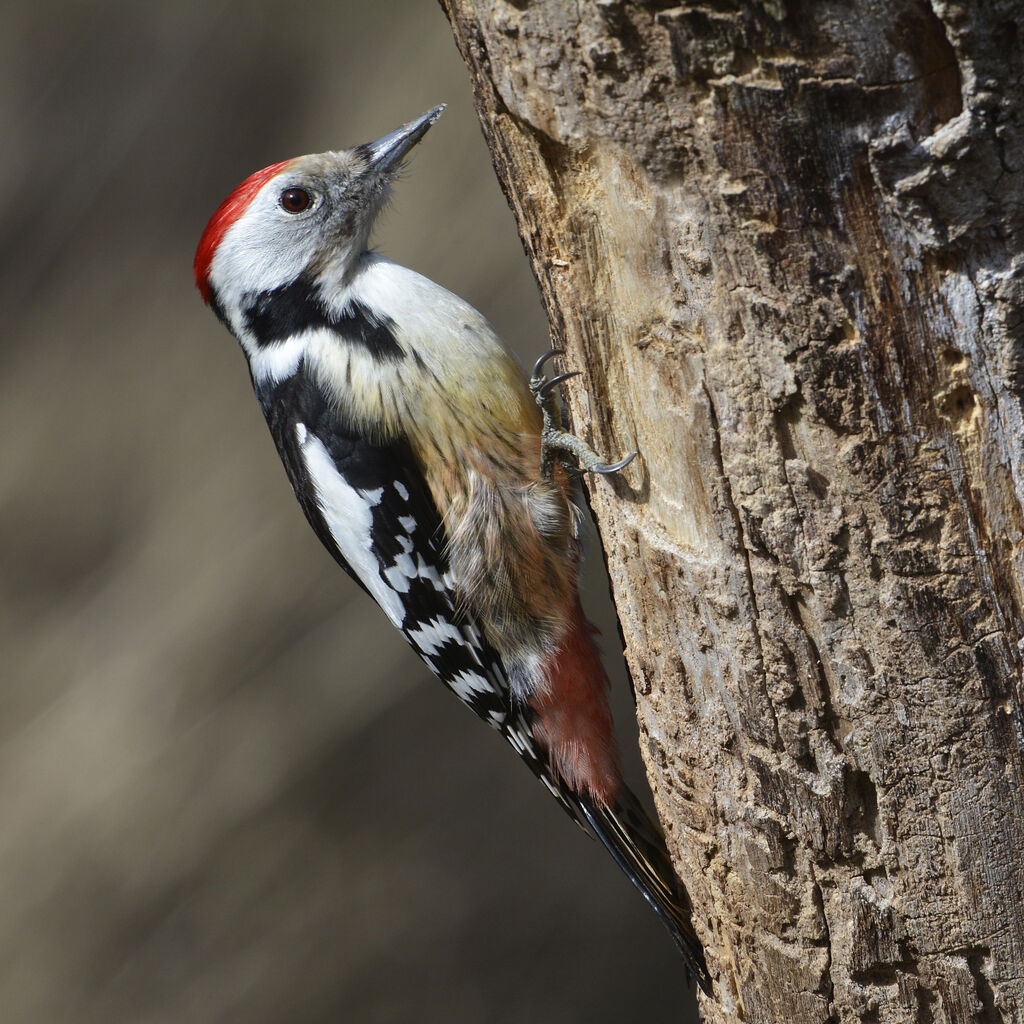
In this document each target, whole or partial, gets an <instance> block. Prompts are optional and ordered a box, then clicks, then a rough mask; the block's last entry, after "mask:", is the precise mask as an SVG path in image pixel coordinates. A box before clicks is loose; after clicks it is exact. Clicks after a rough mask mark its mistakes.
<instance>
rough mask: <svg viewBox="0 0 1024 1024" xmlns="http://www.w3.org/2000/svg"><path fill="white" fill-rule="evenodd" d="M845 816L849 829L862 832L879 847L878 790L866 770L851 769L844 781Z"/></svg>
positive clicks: (880, 839)
mask: <svg viewBox="0 0 1024 1024" xmlns="http://www.w3.org/2000/svg"><path fill="white" fill-rule="evenodd" d="M845 805H846V806H845V817H846V820H847V822H848V823H849V825H850V828H851V829H855V830H856V831H858V832H863V833H864V835H866V836H868V838H869V839H871V840H872V841H873V842H874V843H875V845H876V846H878V847H879V848H881V846H882V835H881V830H880V828H879V824H878V790H876V789H875V784H874V783H873V782H872V781H871V776H870V775H868V773H867V772H863V771H852V772H850V775H849V777H848V779H847V782H846V800H845Z"/></svg>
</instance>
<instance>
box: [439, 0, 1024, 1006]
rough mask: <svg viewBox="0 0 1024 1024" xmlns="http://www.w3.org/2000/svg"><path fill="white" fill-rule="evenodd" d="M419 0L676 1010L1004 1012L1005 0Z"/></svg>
mask: <svg viewBox="0 0 1024 1024" xmlns="http://www.w3.org/2000/svg"><path fill="white" fill-rule="evenodd" d="M443 2H444V6H445V8H446V11H447V13H448V16H449V19H450V20H451V23H452V26H453V29H454V33H455V37H456V40H457V42H458V45H459V47H460V49H461V51H462V54H463V56H464V58H465V59H466V62H467V64H468V66H469V69H470V73H471V75H472V78H473V81H474V84H475V90H476V97H477V106H478V112H479V114H480V118H481V122H482V124H483V128H484V132H485V135H486V136H487V139H488V141H489V144H490V146H491V150H492V154H493V157H494V161H495V166H496V168H497V171H498V174H499V177H500V179H501V181H502V184H503V187H504V188H505V190H506V193H507V195H508V197H509V200H510V202H511V204H512V206H513V209H514V211H515V213H516V216H517V218H518V221H519V226H520V231H521V234H522V237H523V241H524V243H525V246H526V248H527V251H528V253H529V256H530V258H531V260H532V263H533V267H534V270H535V273H536V275H537V278H538V281H539V283H540V287H541V291H542V294H543V298H544V301H545V304H546V307H547V310H548V313H549V317H550V321H551V327H552V335H553V341H554V342H555V343H556V344H557V345H559V346H560V347H565V348H566V349H567V352H568V355H567V357H566V360H565V363H566V367H567V368H573V369H582V370H583V371H584V376H583V377H582V378H581V379H580V381H579V382H578V384H577V383H574V384H573V385H572V386H571V387H569V389H568V404H569V408H570V411H571V416H572V421H573V423H574V424H576V426H577V427H578V428H582V433H583V434H584V435H585V436H588V437H589V439H590V440H592V442H593V443H594V444H595V446H596V447H597V448H598V449H599V450H602V451H605V452H607V453H608V454H609V455H617V454H618V453H620V452H624V451H628V450H630V449H631V448H633V447H634V446H635V447H638V448H639V449H640V451H641V453H642V456H643V458H642V460H639V464H638V465H636V466H634V467H631V468H630V470H628V471H627V473H626V474H625V478H624V479H623V480H620V481H618V482H615V481H611V482H608V481H604V480H599V481H597V482H595V483H592V484H591V485H590V497H591V501H592V504H593V508H594V512H595V515H596V518H597V521H598V525H599V528H600V531H601V536H602V540H603V544H604V548H605V552H606V555H607V559H608V564H609V570H610V574H611V579H612V584H613V590H614V596H615V600H616V604H617V607H618V611H619V614H620V618H621V622H622V629H623V634H624V637H625V642H626V653H627V660H628V662H629V666H630V669H631V671H632V674H633V678H634V680H635V683H636V689H637V711H638V716H639V720H640V726H641V732H642V742H643V744H644V746H645V757H646V762H647V767H648V772H649V777H650V781H651V785H652V788H653V790H654V794H655V798H656V801H657V805H658V809H659V813H660V814H661V817H662V820H663V822H664V824H665V826H666V829H667V832H668V836H669V844H670V847H671V850H672V853H673V856H674V858H675V861H676V866H677V868H678V871H679V874H680V876H681V877H682V878H683V879H684V880H685V882H686V885H687V887H688V889H689V891H690V894H691V896H692V898H693V903H694V907H695V912H694V914H695V926H696V928H697V931H698V933H699V934H700V936H701V938H702V939H703V941H704V942H705V944H706V947H707V953H708V961H709V964H710V965H711V968H712V971H713V972H714V974H715V976H716V988H715V997H714V999H711V1000H702V1011H703V1013H704V1015H705V1019H706V1020H708V1021H715V1022H724V1021H738V1020H744V1021H764V1022H786V1024H797V1022H805V1021H806V1022H812V1021H814V1022H818V1021H854V1020H860V1021H878V1022H896V1021H948V1022H954V1021H956V1022H959V1021H990V1020H991V1021H1014V1020H1021V1019H1024V981H1022V977H1024V910H1022V908H1024V871H1022V851H1024V807H1022V802H1024V797H1022V793H1024V789H1022V786H1021V781H1022V759H1021V749H1022V717H1021V646H1022V643H1024V640H1022V637H1024V631H1022V614H1021V610H1022V586H1021V582H1022V567H1024V546H1022V529H1024V512H1022V499H1024V457H1022V447H1021V439H1022V436H1024V434H1022V402H1024V343H1022V339H1024V309H1022V303H1024V276H1022V272H1021V262H1022V261H1021V257H1020V254H1019V246H1018V244H1017V238H1018V237H1019V233H1020V231H1021V227H1022V225H1021V201H1022V199H1024V185H1022V178H1021V173H1020V172H1021V167H1022V164H1024V146H1022V130H1021V114H1020V111H1021V109H1022V98H1024V97H1022V92H1024V90H1022V87H1021V79H1022V67H1021V62H1020V39H1019V35H1018V30H1017V25H1016V18H1017V17H1018V14H1019V9H1018V8H1017V5H1015V4H1013V3H1010V2H1002V3H999V2H996V3H988V4H982V3H981V0H973V2H963V3H946V2H942V0H933V2H932V3H930V4H929V3H927V2H923V0H889V2H872V0H858V2H854V0H850V2H847V3H841V2H835V0H823V2H821V3H813V4H810V3H808V4H799V3H795V2H792V3H791V2H788V0H763V2H753V0H750V2H746V3H742V4H734V3H723V2H719V0H706V2H704V3H698V4H694V5H678V6H674V5H669V4H665V3H626V2H619V0H603V2H594V3H579V4H570V3H567V2H565V0H538V2H526V0H520V2H517V3H510V2H505V0H443Z"/></svg>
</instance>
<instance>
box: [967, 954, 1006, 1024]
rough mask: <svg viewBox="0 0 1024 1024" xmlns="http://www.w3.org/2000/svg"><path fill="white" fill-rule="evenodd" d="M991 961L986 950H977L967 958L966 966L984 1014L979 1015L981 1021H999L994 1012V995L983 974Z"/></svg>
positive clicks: (997, 1015)
mask: <svg viewBox="0 0 1024 1024" xmlns="http://www.w3.org/2000/svg"><path fill="white" fill-rule="evenodd" d="M991 959H992V953H991V951H990V950H988V949H980V950H977V951H976V952H974V953H972V954H971V955H970V956H969V957H968V958H967V966H968V967H969V968H970V969H971V974H972V975H973V977H974V988H975V991H976V992H977V995H978V999H979V1001H980V1002H981V1005H982V1008H983V1009H984V1013H982V1015H981V1019H982V1020H999V1019H1000V1018H999V1014H998V1013H997V1012H996V994H995V992H993V990H992V985H991V983H990V982H989V980H988V976H987V975H986V974H985V967H986V966H987V965H988V964H989V963H990V962H991Z"/></svg>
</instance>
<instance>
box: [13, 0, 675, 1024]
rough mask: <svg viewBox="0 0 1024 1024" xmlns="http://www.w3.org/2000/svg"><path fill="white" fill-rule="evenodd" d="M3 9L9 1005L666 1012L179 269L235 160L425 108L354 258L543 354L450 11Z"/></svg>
mask: <svg viewBox="0 0 1024 1024" xmlns="http://www.w3.org/2000/svg"><path fill="white" fill-rule="evenodd" d="M5 7H6V10H5V11H4V30H3V32H2V33H0V125H2V131H0V144H2V147H3V158H2V160H0V173H2V175H3V182H2V185H3V188H2V191H0V195H2V196H3V198H2V200H0V201H2V203H3V207H4V211H3V218H2V229H0V230H2V232H3V247H2V259H3V276H2V281H0V295H2V306H0V308H2V309H3V317H4V321H3V323H4V327H3V336H2V350H0V352H2V375H0V389H2V403H0V431H2V436H3V438H4V444H3V447H2V453H0V530H2V535H3V553H4V566H3V572H2V575H0V582H2V587H3V590H2V598H0V600H2V612H0V615H2V618H0V638H2V643H3V652H4V659H3V662H4V672H3V685H2V689H0V699H2V716H0V729H2V733H0V898H2V902H0V910H2V913H0V1001H2V1007H0V1020H3V1021H4V1022H9V1021H33V1022H35V1021H45V1022H61V1021H69V1022H75V1024H79V1022H81V1024H85V1022H94V1021H95V1022H108V1021H146V1022H157V1021H167V1022H172V1021H175V1022H176V1021H190V1022H192V1021H197V1022H203V1021H233V1020H239V1021H242V1020H244V1021H247V1022H260V1021H268V1022H270V1021H280V1020H301V1021H316V1020H328V1019H329V1020H355V1021H411V1020H445V1021H485V1020H486V1021H575V1020H579V1021H583V1020H586V1021H597V1022H600V1021H609V1022H610V1021H622V1020H641V1019H642V1020H645V1021H661V1020H664V1021H669V1020H672V1021H679V1020H680V1011H679V1008H680V1006H683V1005H690V1004H691V1003H692V995H690V994H689V993H688V991H687V989H686V985H685V982H684V978H683V974H682V971H681V968H680V964H679V961H678V960H677V958H676V956H675V953H674V951H673V949H672V947H671V943H670V942H669V940H668V938H667V936H666V935H665V934H664V933H663V932H662V930H661V927H660V925H659V924H658V922H657V921H656V919H655V918H654V916H653V914H651V913H650V912H649V911H648V910H647V909H646V907H645V906H644V905H643V903H642V901H641V900H640V898H639V897H638V896H637V895H636V894H635V893H634V892H633V891H632V890H631V888H630V887H629V886H628V884H627V883H626V882H625V880H624V879H623V878H622V877H621V876H620V875H619V873H618V871H617V869H616V868H615V867H614V866H613V865H612V863H611V861H610V860H609V859H608V858H607V857H606V856H605V855H604V854H603V852H602V851H601V850H600V849H598V847H597V845H596V844H594V843H590V842H588V841H587V840H586V839H585V838H584V837H583V836H582V835H581V834H579V832H578V831H577V830H576V829H575V828H573V827H572V825H571V824H570V823H569V822H568V820H567V819H566V818H565V817H564V815H563V814H562V812H561V811H560V810H559V809H558V808H557V806H556V805H555V803H554V802H553V801H552V800H550V798H548V797H547V796H546V795H545V793H544V792H543V790H542V789H541V788H540V787H539V786H538V785H537V784H536V783H535V782H534V780H533V779H532V778H531V777H530V776H529V774H528V773H527V772H526V771H525V770H524V769H523V768H522V767H521V766H520V765H519V764H518V762H517V759H516V758H515V757H514V755H513V754H512V752H511V751H510V750H508V749H506V748H505V747H504V746H503V745H502V744H501V743H500V742H499V741H498V739H497V737H496V736H495V735H494V734H492V733H491V732H490V731H489V730H487V729H485V728H484V727H483V726H481V725H479V724H478V723H477V722H476V721H475V720H474V719H473V718H472V717H471V716H470V715H469V714H468V713H467V712H466V711H465V710H464V709H462V708H461V707H460V706H459V705H458V704H457V702H456V701H455V700H453V699H452V698H451V697H450V696H448V695H446V694H445V693H444V692H443V691H442V690H441V689H440V687H439V686H438V685H437V684H435V683H434V682H433V681H432V680H431V679H430V678H429V677H428V675H427V672H426V670H425V669H424V668H422V667H421V666H420V664H419V663H418V662H417V661H416V660H415V659H414V658H413V657H412V655H411V654H410V653H409V652H408V651H407V650H406V649H405V648H404V646H402V645H401V644H400V642H399V640H398V637H397V636H396V635H395V634H394V633H393V632H392V631H391V628H390V626H388V624H387V623H386V622H385V620H384V618H383V616H382V615H381V614H380V613H379V612H378V611H377V609H376V608H375V607H374V606H372V605H371V603H370V602H369V601H368V600H367V599H366V598H365V597H364V596H363V595H362V594H361V593H359V592H358V591H357V590H356V589H355V587H354V586H353V585H351V584H350V583H349V581H348V580H347V578H345V577H344V576H343V575H342V574H341V573H340V572H339V571H337V569H336V568H335V567H334V566H333V563H331V561H330V560H329V558H328V557H327V555H326V554H325V553H324V552H323V551H322V549H321V548H320V547H319V545H318V543H317V542H316V540H315V538H314V537H313V535H312V533H311V532H310V530H309V529H308V528H307V526H306V524H305V522H304V521H303V519H302V517H301V515H300V513H299V511H298V508H297V506H296V505H295V502H294V499H293V497H292V495H291V492H290V489H289V488H288V485H287V483H286V481H285V478H284V474H283V472H282V470H281V468H280V466H279V464H278V461H277V458H276V456H275V454H274V451H273V447H272V444H271V442H270V438H269V435H268V434H267V431H266V428H265V426H264V424H263V422H262V419H261V416H260V413H259V410H258V408H257V406H256V403H255V401H254V400H253V398H252V395H251V392H250V389H249V384H248V380H247V376H246V373H245V367H244V362H243V359H242V357H241V354H240V353H239V351H238V350H237V346H236V345H235V343H234V342H233V341H232V340H231V339H230V338H229V337H228V336H227V334H226V333H225V332H224V331H223V329H222V328H221V327H220V325H219V324H218V323H217V322H216V321H215V319H214V318H213V317H212V315H211V314H210V313H209V312H208V311H207V310H205V309H204V308H203V307H202V304H201V302H200V300H199V297H198V294H197V293H196V292H195V290H194V288H193V285H192V281H191V260H192V253H193V250H194V246H195V243H196V241H197V240H198V237H199V234H200V232H201V230H202V228H203V225H204V224H205V222H206V219H207V217H208V216H209V215H210V213H211V212H212V211H213V209H214V207H215V206H216V204H217V203H218V202H219V201H220V200H221V199H222V198H223V196H224V195H225V194H226V193H227V191H228V190H229V189H230V188H231V187H233V186H234V185H235V184H236V183H237V182H238V181H239V180H241V178H243V177H244V176H246V175H247V174H248V173H249V172H251V171H253V170H255V169H256V168H258V167H261V166H264V165H265V164H268V163H271V162H273V161H276V160H279V159H282V158H284V157H287V156H292V155H296V154H298V153H303V152H309V151H315V150H322V149H327V148H336V147H339V146H343V145H351V144H355V143H357V142H362V141H368V140H370V139H373V138H376V137H377V136H379V135H380V134H382V133H383V132H384V131H387V130H389V129H391V128H393V127H395V126H397V125H398V124H399V123H400V122H402V121H404V120H407V119H408V118H410V117H412V116H414V115H416V114H418V113H420V112H421V111H423V110H425V109H426V108H428V107H429V106H431V105H432V104H434V103H437V102H447V103H448V104H449V109H448V112H447V114H446V115H445V117H444V118H443V119H442V121H441V122H440V123H439V124H438V126H437V127H436V128H435V129H434V130H433V131H432V132H431V133H430V135H429V136H428V138H427V140H426V142H425V144H424V145H423V146H422V147H421V148H420V149H419V150H418V151H417V153H416V154H415V159H414V160H413V163H412V166H411V167H410V169H409V171H408V172H407V173H406V175H405V179H404V181H403V182H402V183H401V185H400V187H399V190H398V193H397V196H396V202H395V204H394V209H393V210H392V211H390V212H389V213H388V214H386V215H385V218H384V222H383V224H382V228H381V230H380V231H379V232H378V234H377V236H376V242H377V245H378V247H379V248H380V249H381V250H382V251H383V252H385V253H386V254H388V255H390V256H392V257H394V258H397V259H399V260H401V261H402V262H404V263H408V264H409V265H411V266H413V267H416V268H417V269H419V270H421V271H423V272H425V273H427V274H428V275H429V276H431V277H433V278H435V279H436V280H438V281H440V282H442V283H443V284H445V285H447V286H449V287H451V288H453V289H454V290H456V291H458V292H459V293H461V294H462V295H464V296H466V297H467V298H468V299H469V300H470V301H472V302H473V303H474V304H475V305H476V306H478V307H479V308H480V309H481V310H483V311H484V312H485V313H486V314H487V315H488V316H489V317H490V318H491V319H492V320H493V321H494V323H495V324H496V325H497V327H498V329H499V331H500V332H501V333H503V334H504V335H505V336H506V337H507V338H509V339H510V340H511V341H512V342H513V343H514V344H515V345H516V346H517V347H518V348H519V350H520V351H522V352H523V353H524V358H530V357H532V356H533V355H535V354H537V353H538V352H539V351H541V350H542V349H543V348H545V347H546V335H545V324H544V320H543V317H542V314H541V311H540V308H539V303H538V299H537V295H536V290H535V287H534V284H533V281H532V278H531V277H530V275H529V270H528V266H527V262H526V259H525V258H524V256H523V254H522V251H521V249H520V247H519V243H518V240H517V238H516V236H515V230H514V225H513V222H512V218H511V215H510V213H509V211H508V209H507V207H506V205H505V203H504V200H503V198H502V196H501V195H500V192H499V190H498V187H497V185H496V182H495V180H494V176H493V173H492V171H491V168H490V163H489V159H488V154H487V151H486V148H485V146H484V144H483V141H482V139H481V137H480V133H479V129H478V127H477V124H476V121H475V117H474V115H473V112H472V104H471V96H470V92H469V86H468V78H467V76H466V73H465V69H464V67H463V66H462V63H461V61H460V60H459V57H458V55H457V53H456V51H455V48H454V45H453V43H452V41H451V38H450V34H449V31H448V27H447V23H446V22H445V20H444V18H443V16H442V15H441V13H440V11H439V10H438V9H437V8H436V7H435V6H434V5H433V4H432V3H429V2H427V0H408V2H406V3H384V2H380V0H376V2H374V3H372V4H365V3H337V2H335V3H317V4H303V5H287V4H285V3H256V4H225V3H201V4H200V3H196V4H182V3H161V4H157V3H150V4H132V3H126V2H122V3H113V4H103V3H91V4H88V5H85V4H66V5H62V4H52V3H51V4H35V5H13V4H7V5H5ZM598 561H599V559H598ZM605 587H606V584H605V583H604V582H603V581H600V580H599V581H598V582H597V584H596V587H594V586H591V587H590V588H589V589H590V590H592V591H594V592H595V595H596V600H597V603H598V604H601V607H602V608H603V610H601V609H599V610H598V613H597V614H598V617H599V619H601V620H602V621H603V623H604V629H605V637H606V641H605V645H606V647H607V648H609V649H610V650H611V651H612V653H615V652H616V651H617V649H618V637H617V634H616V633H615V627H614V624H613V620H611V619H610V618H609V617H608V611H607V598H606V597H605V596H604V591H605ZM602 602H604V603H603V604H602ZM591 603H592V604H593V603H594V601H592V602H591ZM616 686H617V689H618V693H619V701H620V704H621V705H622V707H624V709H625V713H624V714H620V715H619V717H620V719H624V720H625V721H626V723H627V725H628V724H629V699H628V696H626V683H625V682H624V679H623V677H622V675H621V670H620V672H619V675H618V676H617V679H616Z"/></svg>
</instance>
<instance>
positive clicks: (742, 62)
mask: <svg viewBox="0 0 1024 1024" xmlns="http://www.w3.org/2000/svg"><path fill="white" fill-rule="evenodd" d="M756 70H757V57H755V56H754V54H753V53H752V52H751V51H750V50H745V49H743V48H742V47H739V46H738V47H737V48H736V50H735V53H734V55H733V60H732V73H733V74H734V75H736V76H740V75H749V74H750V72H751V71H756Z"/></svg>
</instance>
